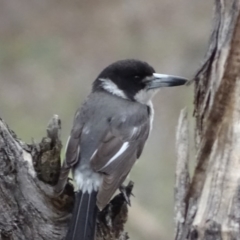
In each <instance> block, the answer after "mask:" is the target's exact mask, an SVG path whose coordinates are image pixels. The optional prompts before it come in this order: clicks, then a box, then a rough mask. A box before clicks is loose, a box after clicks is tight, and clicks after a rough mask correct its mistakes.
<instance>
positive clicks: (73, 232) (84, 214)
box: [65, 191, 98, 240]
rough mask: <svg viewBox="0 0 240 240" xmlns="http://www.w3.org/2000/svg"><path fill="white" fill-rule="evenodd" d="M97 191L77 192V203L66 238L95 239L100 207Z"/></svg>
mask: <svg viewBox="0 0 240 240" xmlns="http://www.w3.org/2000/svg"><path fill="white" fill-rule="evenodd" d="M96 198H97V192H95V191H93V192H92V193H90V194H89V193H88V192H85V193H82V192H81V191H79V192H77V193H76V197H75V204H74V209H73V214H72V219H71V221H70V225H69V229H68V233H67V236H66V238H65V240H94V237H95V227H96V218H97V212H98V208H97V206H96Z"/></svg>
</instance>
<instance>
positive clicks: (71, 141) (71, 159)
mask: <svg viewBox="0 0 240 240" xmlns="http://www.w3.org/2000/svg"><path fill="white" fill-rule="evenodd" d="M82 128H83V125H82V122H81V120H80V117H79V110H78V111H77V112H76V114H75V117H74V122H73V128H72V131H71V134H70V136H69V138H68V141H67V144H66V154H65V158H64V161H63V165H62V168H61V172H60V176H59V179H58V183H57V185H56V186H55V192H56V193H57V194H60V193H62V191H63V190H64V188H65V185H66V182H67V179H68V174H69V171H70V169H71V168H72V167H73V166H74V165H75V164H76V162H77V161H78V159H79V157H78V156H79V152H80V144H79V142H80V137H81V133H82Z"/></svg>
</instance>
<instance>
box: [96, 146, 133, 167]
mask: <svg viewBox="0 0 240 240" xmlns="http://www.w3.org/2000/svg"><path fill="white" fill-rule="evenodd" d="M128 147H129V143H128V142H125V143H124V144H123V145H122V147H121V148H120V149H119V150H118V152H117V153H116V154H115V155H114V156H113V157H112V158H111V159H110V160H109V161H108V162H107V163H106V164H105V165H104V166H103V167H102V168H101V169H100V170H99V171H101V170H102V169H103V168H105V167H107V166H108V165H109V164H110V163H111V162H113V161H114V160H115V159H117V158H118V157H119V156H120V155H121V154H123V153H124V152H125V151H126V150H127V148H128Z"/></svg>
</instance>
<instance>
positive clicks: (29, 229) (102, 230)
mask: <svg viewBox="0 0 240 240" xmlns="http://www.w3.org/2000/svg"><path fill="white" fill-rule="evenodd" d="M60 129H61V124H60V120H59V118H58V116H54V117H53V118H52V119H51V121H50V123H49V125H48V128H47V137H45V138H43V139H42V142H41V143H40V144H36V143H33V144H31V145H28V144H25V143H23V142H22V141H21V140H20V139H18V138H17V136H16V135H15V133H14V132H13V131H11V130H10V129H9V128H8V126H7V124H6V123H4V121H3V120H2V119H0V240H38V239H39V240H40V239H41V240H49V239H51V240H60V239H64V236H65V235H66V230H67V225H68V220H69V218H70V216H71V214H70V212H71V209H72V206H73V201H74V192H73V187H72V185H71V184H70V183H68V184H67V186H66V188H65V191H64V193H63V194H62V195H61V196H60V197H56V196H55V194H54V191H53V186H54V184H56V182H57V180H58V175H59V170H60V151H61V147H62V144H61V141H60ZM132 187H133V184H132V183H131V182H130V183H129V185H128V186H127V187H126V193H127V194H128V195H129V196H130V194H131V190H132ZM127 212H128V209H127V203H126V201H125V198H124V196H123V195H122V194H119V195H117V196H116V197H115V198H114V199H113V200H112V201H111V202H110V203H109V204H108V205H107V206H106V208H105V209H104V210H103V211H102V212H101V213H100V214H99V216H98V220H97V240H110V239H111V240H126V239H128V235H127V233H125V232H124V224H125V223H126V221H127Z"/></svg>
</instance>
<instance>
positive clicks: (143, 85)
mask: <svg viewBox="0 0 240 240" xmlns="http://www.w3.org/2000/svg"><path fill="white" fill-rule="evenodd" d="M186 81H187V80H186V79H184V78H181V77H176V76H170V75H164V74H157V73H155V70H154V69H153V68H152V67H151V66H150V65H149V64H147V63H146V62H142V61H138V60H122V61H118V62H115V63H113V64H111V65H109V66H108V67H107V68H105V69H104V70H103V71H102V72H101V73H100V74H99V76H98V77H97V78H96V80H95V81H94V83H93V88H92V92H91V93H90V95H89V96H88V98H87V100H86V101H85V103H84V104H83V106H82V107H81V108H80V109H78V110H77V112H76V114H75V117H74V121H73V127H72V131H71V134H70V137H69V139H68V143H67V147H66V157H65V160H64V163H63V166H62V171H61V175H60V178H59V182H58V184H57V186H56V192H58V193H59V192H61V191H62V189H63V188H64V186H65V183H66V180H67V176H68V173H69V170H70V169H72V172H73V177H74V180H75V182H76V186H77V188H78V189H77V193H76V200H75V206H74V210H73V215H72V219H71V223H70V227H69V230H68V233H67V236H66V240H93V239H94V236H95V223H96V216H97V212H98V210H102V209H103V208H104V207H105V206H106V205H107V203H108V202H109V200H110V199H111V197H112V195H113V194H114V193H115V191H116V190H117V189H118V188H119V187H120V186H121V184H122V183H123V181H124V180H125V179H126V177H127V175H128V173H129V172H130V170H131V168H132V166H133V165H134V163H135V161H136V159H138V158H139V157H140V155H141V153H142V150H143V147H144V145H145V142H146V140H147V138H148V136H149V133H150V131H151V128H152V120H153V114H154V111H153V107H152V102H151V99H152V97H153V95H154V94H155V93H156V92H157V90H159V88H161V87H171V86H179V85H183V84H185V83H186Z"/></svg>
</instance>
